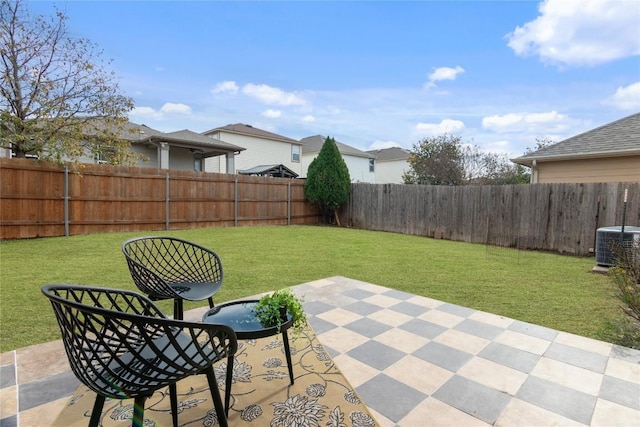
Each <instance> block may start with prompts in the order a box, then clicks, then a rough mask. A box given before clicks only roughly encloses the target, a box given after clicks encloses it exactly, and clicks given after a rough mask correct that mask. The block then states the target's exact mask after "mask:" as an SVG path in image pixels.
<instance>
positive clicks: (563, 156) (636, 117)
mask: <svg viewBox="0 0 640 427" xmlns="http://www.w3.org/2000/svg"><path fill="white" fill-rule="evenodd" d="M638 154H640V113H636V114H632V115H630V116H627V117H623V118H621V119H618V120H615V121H613V122H611V123H607V124H604V125H602V126H599V127H597V128H595V129H592V130H589V131H586V132H583V133H581V134H578V135H576V136H572V137H570V138H567V139H565V140H562V141H560V142H558V143H556V144H553V145H549V146H547V147H543V148H541V149H539V150H537V151H534V152H533V153H529V154H526V155H524V156H520V157H516V158H514V159H511V161H512V162H514V163H518V164H521V165H525V166H531V165H532V164H533V161H534V160H535V161H536V162H538V161H541V162H547V161H561V160H574V159H575V160H579V159H590V158H602V157H622V156H635V155H638Z"/></svg>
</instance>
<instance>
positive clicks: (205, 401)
mask: <svg viewBox="0 0 640 427" xmlns="http://www.w3.org/2000/svg"><path fill="white" fill-rule="evenodd" d="M293 335H294V334H293V333H290V334H289V339H290V344H291V357H292V361H293V373H294V376H295V383H294V385H292V386H291V385H289V373H288V369H287V365H286V358H285V355H284V346H283V344H282V336H281V335H277V336H274V337H268V338H262V339H259V340H250V341H238V353H236V358H235V363H234V367H233V385H232V387H231V403H230V405H231V408H230V410H229V418H228V422H229V425H230V426H270V427H290V426H291V427H293V426H295V427H304V426H308V427H319V426H327V427H349V426H354V427H373V426H377V425H378V424H377V423H376V421H375V420H374V419H373V417H372V416H371V414H370V413H369V411H368V410H367V408H366V406H365V405H364V403H363V402H362V401H361V399H360V397H359V396H358V394H357V393H356V392H355V389H354V388H353V387H352V386H351V385H350V384H349V382H348V381H347V380H346V378H345V377H344V376H343V375H342V373H341V372H340V370H339V369H338V368H337V367H336V366H335V364H334V363H333V360H332V359H331V357H330V356H329V354H328V353H327V352H326V351H325V349H324V348H323V347H322V345H321V344H320V343H319V342H318V340H317V338H316V335H315V333H314V332H313V330H312V329H311V327H307V328H306V329H305V330H304V331H303V332H302V333H300V334H298V335H297V336H296V337H295V338H292V337H293ZM214 368H215V373H216V378H217V381H218V384H219V386H220V393H221V395H222V398H223V400H224V378H225V373H226V368H227V366H226V361H223V362H220V363H218V364H216V365H215V366H214ZM94 399H95V393H93V392H92V391H90V390H89V389H88V388H87V387H85V386H84V385H81V386H80V387H79V388H78V390H77V391H76V393H75V394H74V395H73V396H72V397H71V399H70V401H69V403H68V404H67V405H66V406H65V408H64V410H63V411H62V412H61V413H60V414H59V415H58V417H57V418H56V421H55V422H54V425H55V426H86V425H88V421H89V417H90V416H91V409H92V408H93V402H94ZM132 412H133V400H109V399H107V401H106V403H105V406H104V410H103V412H102V419H101V425H102V426H123V425H130V422H131V415H132ZM178 412H179V414H178V422H179V425H181V426H216V425H219V422H218V417H217V414H216V412H215V410H214V409H213V402H212V401H211V393H210V392H209V387H208V384H207V380H206V376H204V375H195V376H193V377H190V378H187V379H184V380H182V381H180V382H179V383H178ZM144 415H145V420H144V425H145V426H148V427H152V426H158V427H160V426H170V425H171V412H170V405H169V394H168V390H162V391H159V392H156V393H155V394H154V395H153V396H152V397H151V398H149V399H147V401H146V403H145V414H144Z"/></svg>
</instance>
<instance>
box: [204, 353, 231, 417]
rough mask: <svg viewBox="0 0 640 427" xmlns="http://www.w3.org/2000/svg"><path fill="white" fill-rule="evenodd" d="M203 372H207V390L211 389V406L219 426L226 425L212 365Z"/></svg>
mask: <svg viewBox="0 0 640 427" xmlns="http://www.w3.org/2000/svg"><path fill="white" fill-rule="evenodd" d="M205 373H206V374H207V381H209V390H211V398H212V399H213V406H214V408H215V409H216V414H217V415H218V422H219V423H220V427H228V424H227V414H226V413H225V409H224V406H222V398H221V397H220V389H218V382H217V381H216V374H215V372H214V371H213V365H209V367H208V368H207V369H205Z"/></svg>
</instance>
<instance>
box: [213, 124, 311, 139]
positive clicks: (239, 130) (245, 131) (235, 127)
mask: <svg viewBox="0 0 640 427" xmlns="http://www.w3.org/2000/svg"><path fill="white" fill-rule="evenodd" d="M216 132H229V133H235V134H238V135H246V136H253V137H256V138H262V139H271V140H273V141H280V142H288V143H290V144H300V141H297V140H295V139H292V138H288V137H286V136H282V135H278V134H277V133H273V132H269V131H266V130H263V129H259V128H255V127H253V126H251V125H246V124H244V123H235V124H232V125H226V126H222V127H217V128H215V129H211V130H208V131H206V132H202V133H203V134H204V135H209V134H212V133H216Z"/></svg>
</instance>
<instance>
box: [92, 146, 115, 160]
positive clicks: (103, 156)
mask: <svg viewBox="0 0 640 427" xmlns="http://www.w3.org/2000/svg"><path fill="white" fill-rule="evenodd" d="M114 156H115V152H114V150H113V148H110V147H100V149H99V150H98V152H97V153H96V154H95V160H96V163H98V164H106V163H110V161H111V160H113V158H114Z"/></svg>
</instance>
